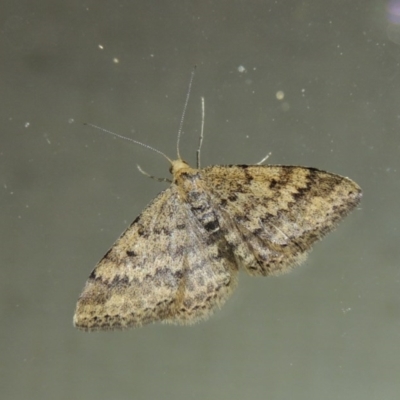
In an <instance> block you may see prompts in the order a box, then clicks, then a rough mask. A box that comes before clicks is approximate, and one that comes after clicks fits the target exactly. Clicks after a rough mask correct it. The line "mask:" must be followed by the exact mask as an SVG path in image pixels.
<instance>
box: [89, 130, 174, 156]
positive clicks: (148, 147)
mask: <svg viewBox="0 0 400 400" xmlns="http://www.w3.org/2000/svg"><path fill="white" fill-rule="evenodd" d="M84 125H87V126H90V127H92V128H95V129H98V130H99V131H102V132H105V133H109V134H110V135H113V136H116V137H117V138H120V139H124V140H129V141H130V142H133V143H136V144H139V145H140V146H143V147H146V149H149V150H153V151H154V152H156V153H158V154H161V155H162V156H163V157H165V158H166V159H167V160H168V161H169V162H170V164H172V160H171V159H170V158H169V157H168V156H167V155H166V154H164V153H163V152H162V151H160V150H157V149H155V148H154V147H151V146H149V145H148V144H144V143H142V142H139V141H138V140H135V139H131V138H129V137H126V136H122V135H118V133H115V132H112V131H109V130H108V129H104V128H102V127H100V126H97V125H94V124H88V123H84Z"/></svg>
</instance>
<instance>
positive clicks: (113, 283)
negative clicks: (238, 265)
mask: <svg viewBox="0 0 400 400" xmlns="http://www.w3.org/2000/svg"><path fill="white" fill-rule="evenodd" d="M188 210H189V208H188V206H187V204H186V203H184V202H182V200H181V198H180V196H179V193H178V190H177V188H176V186H175V185H171V187H170V188H168V189H167V190H165V191H164V192H162V193H160V194H159V195H158V197H157V198H156V199H155V200H154V201H153V202H152V203H151V204H150V205H149V206H148V207H147V208H146V209H145V210H144V211H143V213H142V214H141V215H140V216H139V217H138V218H136V220H135V221H134V222H133V223H132V224H131V226H130V227H129V228H128V229H127V230H126V231H125V232H124V233H123V234H122V236H121V237H120V238H119V239H118V240H117V241H116V243H115V244H114V245H113V247H112V248H111V249H110V250H109V251H108V253H107V254H106V255H105V256H104V258H103V259H102V260H101V261H100V262H99V263H98V264H97V266H96V267H95V269H94V270H93V272H92V273H91V275H90V277H89V279H88V280H87V282H86V285H85V288H84V290H83V292H82V294H81V296H80V298H79V300H78V303H77V306H76V311H75V315H74V324H75V326H76V327H77V328H80V329H83V330H104V329H117V328H126V327H130V326H141V325H144V324H147V323H150V322H154V321H160V320H163V321H167V322H178V323H191V322H194V321H196V320H198V319H201V318H205V317H207V315H208V314H210V311H211V310H212V309H213V308H214V307H215V306H217V305H219V304H221V303H222V302H223V300H224V299H225V298H226V297H227V296H228V294H229V293H230V291H231V290H232V287H233V285H234V283H235V279H234V276H233V275H234V274H233V275H232V265H230V261H229V260H221V259H219V258H218V248H216V245H215V243H214V244H213V243H211V244H210V245H208V244H207V239H208V238H207V235H208V233H207V232H205V231H204V229H203V228H202V227H200V226H198V225H197V222H194V221H193V218H192V219H191V218H190V214H189V211H188ZM203 231H204V232H203ZM203 234H205V236H202V235H203Z"/></svg>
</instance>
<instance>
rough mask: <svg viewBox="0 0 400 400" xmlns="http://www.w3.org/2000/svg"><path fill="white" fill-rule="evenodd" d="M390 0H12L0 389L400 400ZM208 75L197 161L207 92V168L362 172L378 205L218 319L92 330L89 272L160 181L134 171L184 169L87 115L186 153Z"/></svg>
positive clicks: (6, 26) (45, 393)
mask: <svg viewBox="0 0 400 400" xmlns="http://www.w3.org/2000/svg"><path fill="white" fill-rule="evenodd" d="M395 6H396V3H395V2H392V3H389V2H388V3H386V2H384V1H377V0H370V1H366V0H351V1H350V0H347V1H344V0H340V1H333V2H328V1H320V0H307V1H298V0H289V1H254V0H253V1H154V0H153V1H113V2H105V1H93V0H89V1H84V2H82V1H54V0H53V1H41V2H32V1H27V0H25V1H19V2H14V1H13V2H11V1H4V0H3V1H2V5H1V9H2V11H1V16H0V32H1V36H0V52H1V57H0V90H1V96H0V102H1V104H0V118H1V134H0V137H1V145H0V163H1V169H0V177H1V180H0V189H1V192H0V193H1V212H2V217H1V228H0V229H1V231H0V234H1V269H0V285H1V286H0V299H1V321H0V326H1V328H0V335H1V336H0V397H1V398H2V399H41V400H45V399H58V400H63V399H66V400H67V399H68V400H70V399H96V400H103V399H113V400H120V399H121V400H125V399H174V400H176V399H218V400H223V399H265V398H268V399H279V400H280V399H282V400H283V399H307V400H310V399H316V400H317V399H318V400H320V399H324V400H331V399H363V400H371V399H385V400H388V399H398V398H399V393H400V379H399V377H400V324H399V321H400V291H399V288H400V266H399V254H400V243H399V219H400V213H399V197H400V185H399V164H400V154H399V152H400V135H399V132H400V126H399V125H400V76H399V68H400V65H399V63H400V47H399V43H400V26H398V25H397V24H396V21H395V19H394V17H395V8H396V7H395ZM391 21H392V22H391ZM99 45H101V46H103V49H101V48H100V47H99ZM114 59H118V60H119V62H118V63H117V62H115V61H114ZM194 65H197V66H198V68H197V72H196V76H195V81H194V85H193V90H192V94H191V98H190V102H189V107H188V112H187V117H186V120H185V134H184V136H183V138H182V143H181V153H182V154H183V156H184V158H185V159H186V160H187V161H189V162H190V163H191V164H192V165H194V160H195V150H196V147H197V142H198V134H199V128H200V121H201V108H200V97H201V96H205V99H206V126H205V135H206V136H205V141H204V147H203V165H210V164H224V163H226V164H236V163H241V164H244V163H254V162H257V161H258V160H259V159H261V158H262V157H263V156H264V155H265V154H266V153H268V152H269V151H271V152H272V156H271V157H270V159H269V161H268V162H270V163H276V164H294V165H307V166H314V167H318V168H321V169H325V170H328V171H331V172H336V173H339V174H342V175H346V176H349V177H351V178H352V179H354V180H355V181H356V182H358V183H359V184H360V186H361V187H362V188H363V189H364V198H363V201H362V204H361V206H360V208H359V210H357V211H355V212H354V213H353V214H351V215H350V216H349V217H348V218H347V219H346V220H345V221H344V222H343V223H342V224H341V225H340V227H339V229H338V230H336V231H335V232H334V233H332V234H330V235H329V236H328V237H327V238H325V240H324V241H322V242H321V243H318V244H317V245H316V246H315V250H314V252H312V253H311V255H310V257H309V259H308V261H307V262H306V264H305V265H303V266H302V267H299V268H297V269H296V270H295V271H293V272H292V273H291V274H289V275H286V276H283V277H279V278H265V279H264V278H250V277H248V276H245V275H244V274H241V276H240V284H239V288H238V290H237V291H236V292H235V293H234V295H233V297H232V299H231V300H230V301H228V302H227V304H226V305H225V306H224V307H223V309H222V310H220V311H219V312H218V313H217V314H216V315H215V316H214V317H213V318H212V319H210V320H209V321H207V322H203V323H201V324H198V325H195V326H192V327H176V326H166V325H162V324H156V325H152V326H147V327H145V328H142V329H136V330H131V331H126V332H107V333H96V334H86V333H83V332H80V331H77V330H75V329H74V328H73V326H72V315H73V312H74V307H75V302H76V300H77V298H78V296H79V294H80V292H81V290H82V288H83V285H84V282H85V280H86V278H87V277H88V275H89V273H90V271H91V270H92V268H93V266H94V265H95V263H96V262H97V261H98V259H99V258H100V257H101V256H102V255H103V254H104V253H105V252H106V251H107V249H108V248H109V247H110V246H111V244H112V243H113V242H114V240H115V239H116V238H117V237H118V235H119V234H120V233H121V232H122V231H123V230H124V229H125V227H126V226H127V225H129V223H130V222H131V221H132V220H133V219H134V218H135V217H136V215H137V214H139V213H140V212H141V210H142V209H143V208H144V207H145V205H146V204H147V203H148V202H149V201H150V200H151V199H152V198H153V197H154V196H155V195H156V194H157V193H158V192H159V191H161V190H162V189H163V188H164V187H165V185H163V184H159V183H158V182H155V181H153V180H150V179H147V178H146V177H145V176H143V175H142V174H140V173H139V172H138V171H137V170H136V164H140V165H141V166H142V167H143V168H144V169H145V170H146V171H148V172H149V173H152V174H155V175H157V176H168V165H167V163H166V161H165V160H164V159H163V158H162V157H160V156H158V155H157V154H155V153H153V152H150V151H148V150H146V149H144V148H141V147H139V146H135V145H133V144H130V143H128V142H126V141H121V140H114V138H113V137H111V136H109V135H105V134H103V133H101V132H98V131H96V130H93V129H91V128H88V127H85V126H83V125H82V123H83V122H91V123H95V124H97V125H100V126H102V127H104V128H108V129H111V130H113V131H114V132H118V133H120V134H124V135H127V136H130V137H132V138H135V139H137V140H141V141H143V142H145V143H148V144H150V145H153V146H155V147H156V148H158V149H160V150H162V151H164V152H166V153H167V154H168V155H169V156H170V157H175V154H176V149H175V147H176V133H177V129H178V125H179V120H180V116H181V112H182V108H183V104H184V99H185V96H186V91H187V86H188V82H189V77H190V73H191V71H192V68H193V66H194ZM241 66H242V67H244V68H245V69H246V71H245V72H240V71H239V67H241ZM279 90H282V91H283V92H284V93H285V98H284V100H277V98H276V93H277V91H279Z"/></svg>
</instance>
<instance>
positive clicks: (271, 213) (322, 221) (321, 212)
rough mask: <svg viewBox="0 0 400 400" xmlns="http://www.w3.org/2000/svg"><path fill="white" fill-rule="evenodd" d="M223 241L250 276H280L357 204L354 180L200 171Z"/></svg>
mask: <svg viewBox="0 0 400 400" xmlns="http://www.w3.org/2000/svg"><path fill="white" fill-rule="evenodd" d="M202 173H203V176H204V179H205V180H206V181H207V184H208V185H209V187H210V190H211V193H212V196H213V201H214V203H215V205H216V206H217V208H218V210H219V213H220V218H221V219H222V220H223V221H224V224H225V229H226V231H227V232H228V233H227V235H226V238H227V241H228V242H229V243H230V244H231V245H232V248H233V249H234V253H235V257H236V258H237V260H238V263H239V264H240V265H241V266H243V267H244V268H245V269H246V270H247V271H248V272H249V273H250V274H252V275H270V274H278V273H281V272H285V271H287V270H289V269H290V267H292V266H294V265H296V264H299V263H301V262H302V261H304V260H305V258H306V253H307V251H309V250H310V249H311V246H312V245H313V243H314V242H315V241H317V240H319V239H321V238H322V237H323V236H324V235H325V234H327V233H328V232H330V231H331V230H332V229H334V228H335V226H336V225H337V223H338V222H339V221H340V220H341V219H342V218H344V217H345V216H346V215H347V214H348V213H349V212H350V211H351V210H352V209H353V208H354V207H355V206H356V205H357V204H358V203H359V201H360V199H361V195H362V193H361V189H360V187H359V186H358V185H357V184H356V183H355V182H353V181H351V180H350V179H348V178H344V177H342V176H339V175H335V174H331V173H328V172H324V171H320V170H317V169H314V168H305V167H296V166H279V165H277V166H272V165H265V166H261V165H255V166H246V165H238V166H214V167H209V168H205V169H204V170H202Z"/></svg>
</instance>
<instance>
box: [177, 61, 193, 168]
mask: <svg viewBox="0 0 400 400" xmlns="http://www.w3.org/2000/svg"><path fill="white" fill-rule="evenodd" d="M195 71H196V66H194V68H193V71H192V75H191V76H190V81H189V88H188V91H187V95H186V101H185V105H184V106H183V112H182V117H181V122H180V124H179V130H178V139H177V141H176V153H177V155H178V159H179V160H181V155H180V153H179V142H180V140H181V136H182V127H183V121H184V119H185V114H186V108H187V105H188V103H189V97H190V91H191V90H192V82H193V78H194V73H195Z"/></svg>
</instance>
